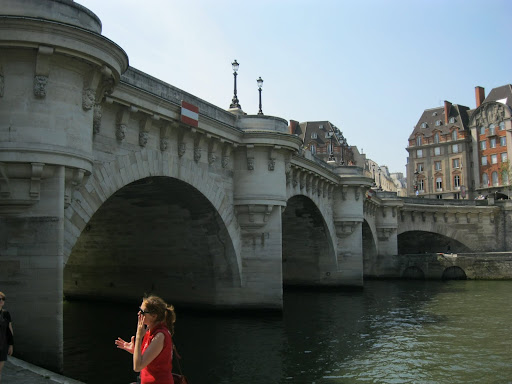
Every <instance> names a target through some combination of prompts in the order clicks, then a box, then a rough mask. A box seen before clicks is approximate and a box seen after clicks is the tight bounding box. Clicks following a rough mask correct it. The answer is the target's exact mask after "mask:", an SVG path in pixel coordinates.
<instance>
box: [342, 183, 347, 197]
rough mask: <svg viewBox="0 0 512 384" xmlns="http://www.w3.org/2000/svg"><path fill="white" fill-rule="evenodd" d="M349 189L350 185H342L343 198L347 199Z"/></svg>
mask: <svg viewBox="0 0 512 384" xmlns="http://www.w3.org/2000/svg"><path fill="white" fill-rule="evenodd" d="M347 191H348V185H346V184H345V185H342V186H341V199H342V200H347Z"/></svg>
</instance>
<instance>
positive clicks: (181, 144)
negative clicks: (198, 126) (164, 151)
mask: <svg viewBox="0 0 512 384" xmlns="http://www.w3.org/2000/svg"><path fill="white" fill-rule="evenodd" d="M177 144H178V156H179V157H183V155H185V152H187V143H186V141H185V131H184V129H183V128H180V129H179V130H178V140H177Z"/></svg>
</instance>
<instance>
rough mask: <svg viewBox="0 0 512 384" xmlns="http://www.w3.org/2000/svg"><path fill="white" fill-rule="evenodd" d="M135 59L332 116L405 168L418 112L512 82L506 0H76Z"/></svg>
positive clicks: (218, 94) (299, 115)
mask: <svg viewBox="0 0 512 384" xmlns="http://www.w3.org/2000/svg"><path fill="white" fill-rule="evenodd" d="M77 2H78V3H80V4H82V5H84V6H85V7H87V8H89V9H90V10H91V11H93V12H94V13H95V14H96V15H98V17H99V18H100V19H101V21H102V23H103V35H104V36H106V37H107V38H109V39H111V40H113V41H114V42H116V43H117V44H118V45H120V46H121V47H122V48H123V49H124V50H125V51H126V53H127V54H128V56H129V58H130V65H131V66H133V67H135V68H137V69H139V70H141V71H143V72H146V73H148V74H150V75H152V76H154V77H156V78H158V79H160V80H163V81H165V82H167V83H170V84H172V85H174V86H176V87H178V88H181V89H183V90H185V91H187V92H189V93H192V94H194V95H196V96H198V97H200V98H202V99H204V100H206V101H208V102H210V103H212V104H214V105H217V106H219V107H221V108H225V109H227V108H228V107H229V104H230V102H231V98H232V96H233V73H232V70H231V62H232V61H233V60H234V59H236V60H237V61H238V62H239V63H240V69H239V71H238V74H239V76H238V98H239V99H240V104H241V105H242V109H243V110H244V112H246V113H248V114H256V113H257V112H258V89H257V84H256V79H257V78H258V77H259V76H261V77H262V78H263V80H264V84H263V94H262V99H263V112H264V113H265V114H266V115H272V116H278V117H282V118H284V119H286V120H290V119H293V120H298V121H300V122H303V121H317V120H329V121H331V122H332V123H333V124H335V125H336V126H338V127H339V128H340V129H341V130H342V131H343V133H344V135H345V137H346V138H347V140H348V143H349V144H350V145H356V146H357V147H358V148H359V150H360V151H361V149H362V150H363V152H364V153H366V154H367V156H368V157H369V158H371V159H373V160H375V161H376V162H378V163H379V164H380V165H388V166H389V168H390V171H391V172H403V173H404V174H405V164H406V162H407V151H406V150H405V148H406V147H407V144H408V142H407V139H408V137H409V135H410V134H411V132H412V130H413V126H414V125H415V124H416V123H417V122H418V119H419V118H420V117H421V114H422V112H423V111H424V110H425V109H428V108H434V107H439V106H442V105H443V102H444V100H448V101H450V102H452V103H454V104H461V105H465V106H468V107H470V108H474V107H475V86H482V87H484V88H485V91H486V95H487V94H488V93H489V92H490V90H491V89H492V88H495V87H499V86H501V85H505V84H509V83H512V76H511V72H512V71H511V67H512V50H511V48H510V43H509V42H510V38H511V37H512V22H511V21H510V20H511V17H512V1H510V0H486V1H482V0H407V1H406V0H388V1H384V0H363V1H356V0H354V1H345V0H338V1H336V0H273V1H271V0H258V1H252V0H251V1H250V0H241V1H228V0H179V1H178V0H145V1H140V0H77Z"/></svg>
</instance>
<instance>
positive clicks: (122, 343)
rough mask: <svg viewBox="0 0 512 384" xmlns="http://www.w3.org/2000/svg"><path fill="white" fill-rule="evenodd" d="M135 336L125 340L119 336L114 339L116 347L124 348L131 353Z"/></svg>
mask: <svg viewBox="0 0 512 384" xmlns="http://www.w3.org/2000/svg"><path fill="white" fill-rule="evenodd" d="M134 340H135V336H132V338H131V341H130V342H127V341H124V340H123V339H121V338H120V337H118V338H117V340H116V341H115V343H116V345H117V348H120V349H124V350H125V351H127V352H130V353H131V354H133V348H134V347H135V341H134Z"/></svg>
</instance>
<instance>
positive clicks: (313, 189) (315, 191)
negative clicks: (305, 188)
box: [311, 177, 318, 195]
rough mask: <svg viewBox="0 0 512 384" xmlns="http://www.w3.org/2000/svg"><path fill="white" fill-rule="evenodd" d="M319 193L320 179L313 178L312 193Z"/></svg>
mask: <svg viewBox="0 0 512 384" xmlns="http://www.w3.org/2000/svg"><path fill="white" fill-rule="evenodd" d="M317 191H318V177H313V180H312V183H311V193H312V194H313V195H316V194H317Z"/></svg>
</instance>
